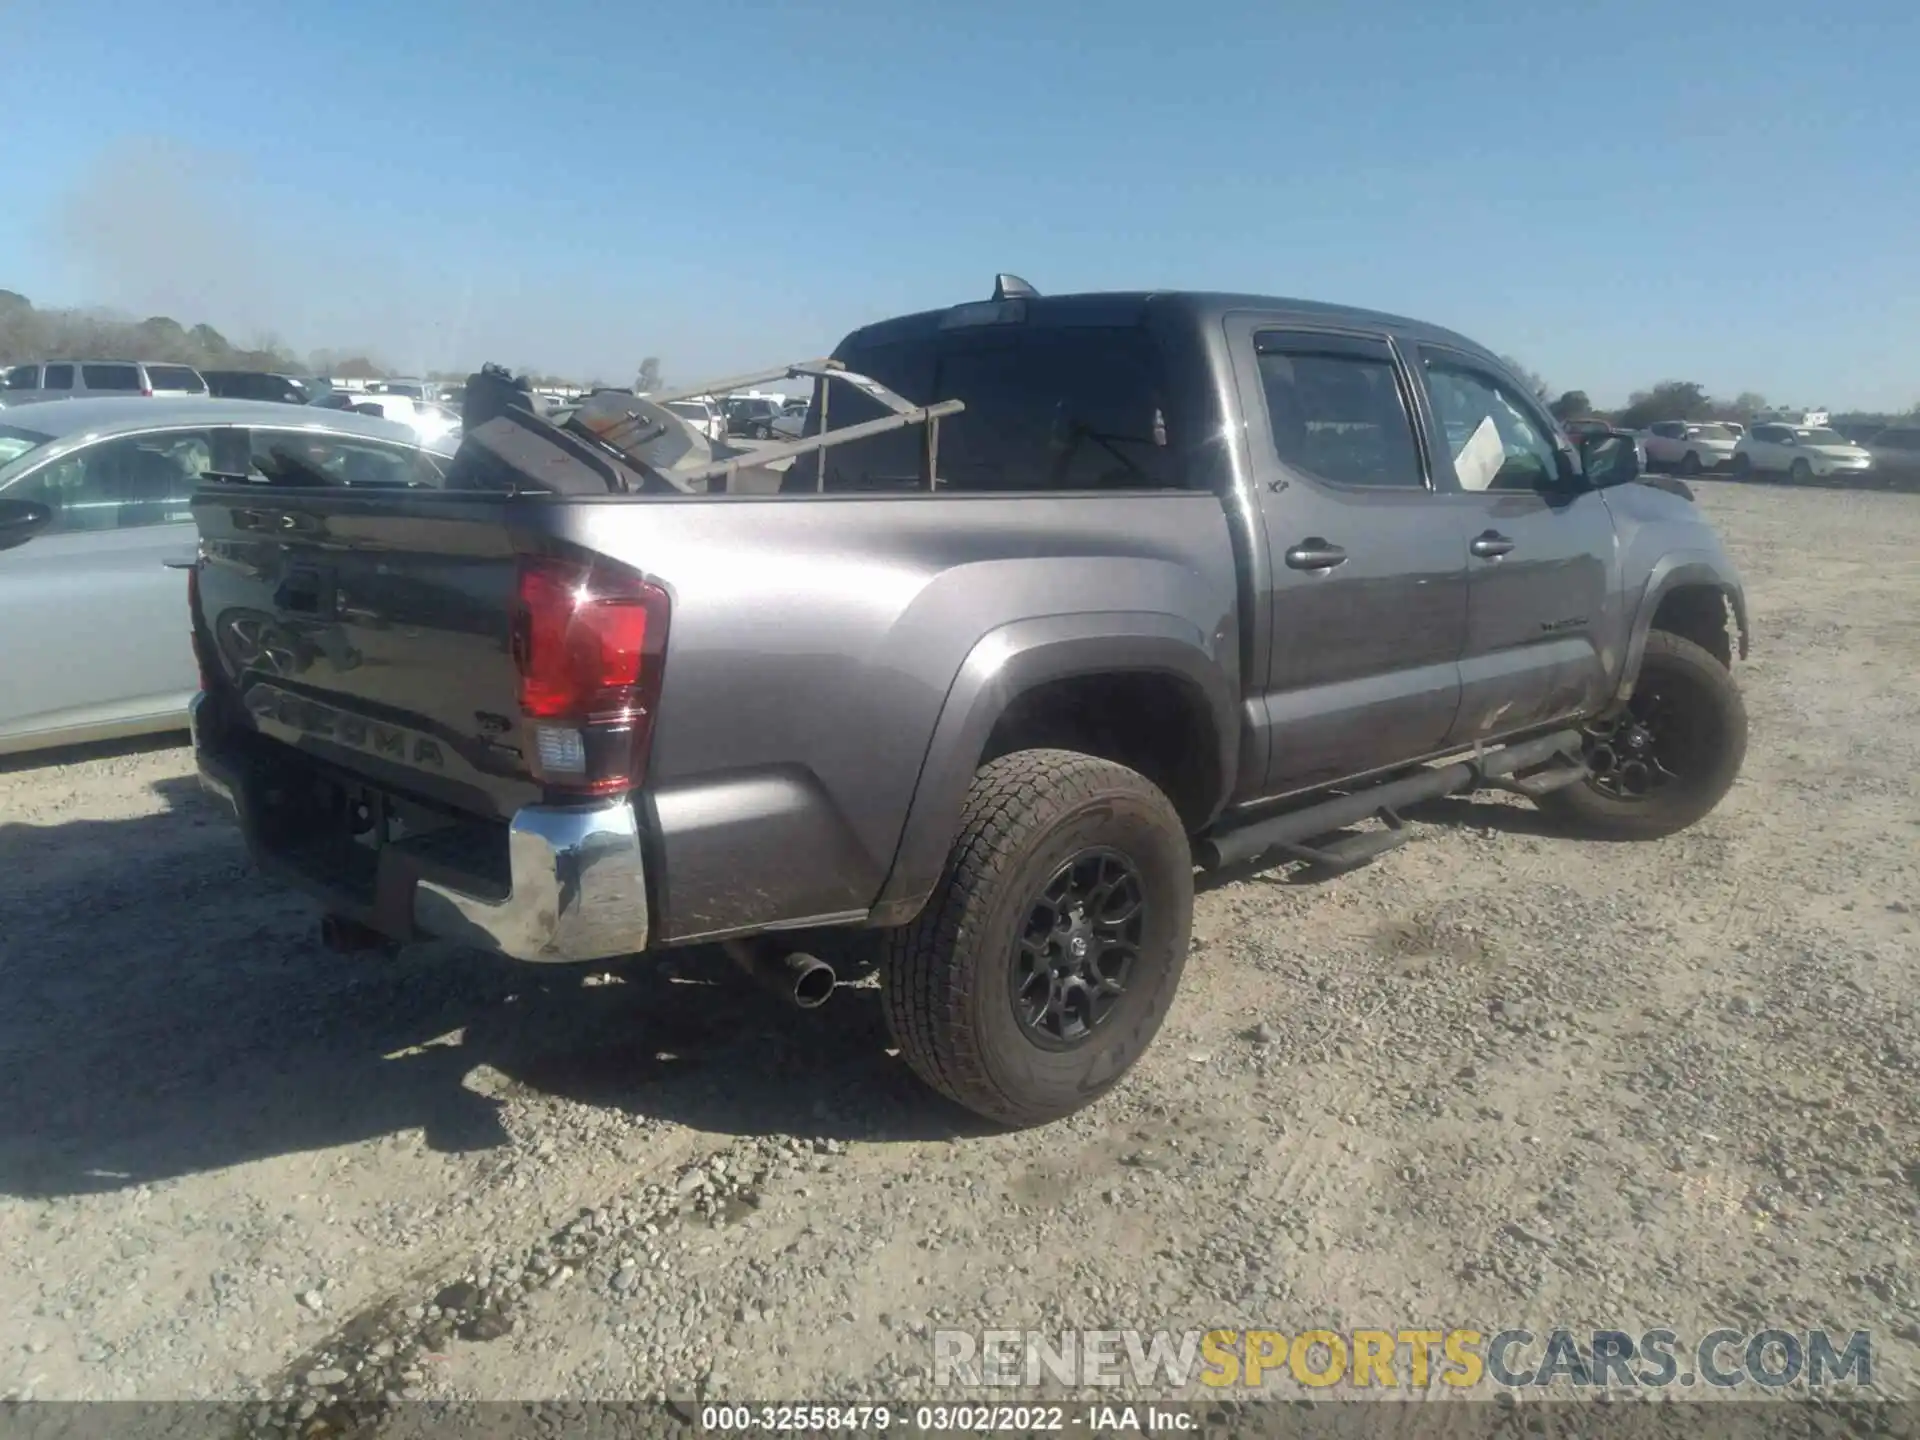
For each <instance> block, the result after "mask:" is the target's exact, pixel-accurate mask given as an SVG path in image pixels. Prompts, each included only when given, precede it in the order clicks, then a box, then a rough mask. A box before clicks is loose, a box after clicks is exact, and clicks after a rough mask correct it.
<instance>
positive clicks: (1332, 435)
mask: <svg viewBox="0 0 1920 1440" xmlns="http://www.w3.org/2000/svg"><path fill="white" fill-rule="evenodd" d="M1254 353H1255V355H1256V357H1257V363H1258V366H1259V372H1260V389H1261V392H1262V394H1263V396H1264V397H1265V400H1266V411H1267V424H1268V425H1269V427H1271V430H1272V434H1273V448H1274V451H1275V453H1276V454H1277V455H1278V456H1279V457H1280V461H1281V463H1282V464H1284V465H1285V466H1286V467H1287V468H1288V469H1290V470H1297V471H1299V472H1301V473H1302V474H1304V475H1307V476H1309V477H1310V478H1312V479H1314V480H1318V481H1320V482H1321V483H1323V484H1327V485H1338V486H1368V487H1372V486H1382V487H1389V488H1398V489H1409V490H1420V489H1424V488H1426V484H1427V480H1426V474H1425V472H1424V471H1423V470H1422V468H1421V464H1420V452H1419V448H1418V446H1417V445H1416V444H1415V441H1414V427H1413V419H1412V416H1411V415H1410V414H1409V412H1408V409H1407V402H1406V397H1405V395H1404V394H1403V393H1402V391H1401V387H1400V381H1399V376H1398V374H1397V372H1396V371H1395V369H1394V363H1393V354H1392V352H1391V351H1390V350H1389V349H1388V348H1387V345H1386V342H1385V341H1383V340H1375V339H1371V338H1362V337H1350V336H1343V335H1311V334H1303V333H1299V332H1291V331H1281V330H1263V331H1260V332H1258V333H1256V334H1255V336H1254Z"/></svg>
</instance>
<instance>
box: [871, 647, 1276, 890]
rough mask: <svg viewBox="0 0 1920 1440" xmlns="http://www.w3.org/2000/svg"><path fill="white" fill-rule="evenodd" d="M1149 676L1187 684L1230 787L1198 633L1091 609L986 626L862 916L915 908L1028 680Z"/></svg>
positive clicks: (1234, 763) (1213, 689)
mask: <svg viewBox="0 0 1920 1440" xmlns="http://www.w3.org/2000/svg"><path fill="white" fill-rule="evenodd" d="M1123 672H1130V673H1141V672H1146V673H1157V674H1163V675H1167V676H1170V677H1172V678H1174V679H1176V680H1179V681H1181V682H1182V683H1184V684H1187V685H1190V686H1192V687H1193V688H1194V689H1195V690H1197V691H1198V693H1199V694H1200V696H1201V697H1202V698H1203V700H1204V702H1205V705H1206V709H1207V713H1208V715H1209V716H1210V717H1211V719H1212V722H1213V731H1214V744H1215V745H1216V746H1217V747H1218V751H1219V755H1218V763H1219V767H1220V769H1219V774H1220V776H1221V785H1220V789H1219V794H1218V795H1217V796H1215V797H1214V801H1213V804H1214V807H1215V809H1216V810H1217V808H1218V806H1219V805H1220V804H1221V803H1222V802H1223V801H1224V799H1225V797H1226V796H1228V795H1230V794H1232V793H1233V787H1234V781H1235V776H1236V771H1237V769H1238V765H1239V751H1240V746H1239V732H1238V728H1237V727H1238V714H1239V711H1238V693H1237V690H1238V680H1237V676H1236V675H1235V674H1234V673H1233V672H1232V671H1231V670H1229V669H1228V668H1227V667H1225V666H1223V665H1222V664H1221V663H1220V661H1219V660H1217V659H1216V658H1215V655H1214V653H1213V650H1212V648H1211V647H1210V646H1209V644H1208V642H1207V640H1206V638H1205V637H1204V636H1202V635H1201V633H1200V632H1199V630H1197V629H1196V628H1195V627H1194V626H1193V625H1192V624H1190V623H1189V622H1187V621H1184V620H1182V619H1180V618H1178V617H1177V616H1173V615H1164V614H1157V613H1136V612H1124V613H1093V614H1078V615H1053V616H1045V617H1041V618H1038V619H1029V620H1016V621H1014V622H1012V623H1010V624H1007V625H1002V626H1000V627H999V628H997V629H995V630H991V631H989V632H988V633H987V634H986V635H985V636H983V637H982V638H981V639H980V640H979V642H978V643H976V644H975V645H974V647H973V649H972V650H971V651H969V652H968V654H967V658H966V660H965V661H964V662H962V664H961V666H960V669H959V671H958V673H957V674H956V675H955V676H954V679H953V683H952V685H951V686H949V687H948V690H947V698H946V703H945V704H944V705H943V706H942V707H941V711H940V717H939V719H938V720H937V721H936V722H935V724H934V729H933V737H932V739H931V740H930V741H929V742H928V745H927V753H926V758H925V759H924V760H923V761H922V762H921V767H920V778H919V781H918V783H917V784H916V785H915V787H914V792H913V799H912V800H911V801H910V802H909V804H908V808H907V817H906V822H905V825H904V826H903V828H902V830H901V834H900V843H899V845H898V847H897V848H896V850H895V852H894V861H893V868H892V870H891V872H890V873H889V874H888V876H887V880H886V883H885V885H883V886H882V887H881V891H880V895H879V898H878V899H877V900H876V901H875V902H874V905H873V909H872V911H871V912H870V914H869V916H868V920H869V923H870V924H874V925H899V924H904V923H905V922H906V921H908V920H910V919H912V918H913V916H914V915H916V914H918V913H919V911H920V908H921V907H922V906H923V905H924V904H925V903H926V900H927V897H928V896H929V895H930V894H931V893H932V891H933V887H934V885H935V884H936V883H938V881H939V879H940V874H941V871H942V870H943V869H945V867H946V862H947V854H948V852H949V851H950V850H951V849H952V846H953V837H954V835H955V834H956V833H957V832H958V830H959V828H960V815H961V811H962V809H963V808H964V806H965V804H966V798H967V789H968V787H969V786H970V785H971V784H972V783H973V776H974V771H975V770H976V769H977V768H978V767H979V763H980V756H981V755H982V754H983V753H984V751H985V750H986V746H987V741H988V739H989V737H990V736H991V735H992V734H993V727H994V725H995V724H996V723H997V722H998V721H999V719H1000V717H1001V716H1002V715H1004V714H1005V713H1006V711H1007V707H1008V706H1009V705H1011V704H1012V703H1013V702H1014V701H1015V700H1016V699H1018V698H1019V697H1020V696H1021V695H1022V694H1024V693H1026V692H1027V691H1029V690H1032V689H1033V688H1034V687H1035V686H1038V685H1044V684H1047V683H1049V682H1052V681H1056V680H1067V679H1072V678H1074V677H1076V676H1082V675H1105V674H1118V673H1123Z"/></svg>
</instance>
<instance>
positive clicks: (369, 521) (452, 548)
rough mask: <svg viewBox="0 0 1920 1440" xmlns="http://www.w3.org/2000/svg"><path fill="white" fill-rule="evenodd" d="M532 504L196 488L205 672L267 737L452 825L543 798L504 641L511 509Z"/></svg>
mask: <svg viewBox="0 0 1920 1440" xmlns="http://www.w3.org/2000/svg"><path fill="white" fill-rule="evenodd" d="M234 488H235V489H238V487H234ZM538 503H539V501H537V500H533V501H529V500H526V499H515V498H513V497H506V496H501V495H497V494H494V495H485V494H482V495H474V494H458V493H447V492H404V493H396V492H394V491H385V492H382V493H378V494H369V493H365V492H363V493H361V494H358V495H356V494H353V493H351V492H347V491H344V490H343V491H331V492H321V491H295V492H286V491H279V492H270V493H269V492H258V491H250V492H249V493H245V494H234V495H228V494H223V493H220V492H219V491H217V490H215V489H214V488H212V487H207V488H203V489H202V491H201V492H200V494H199V496H198V497H197V498H196V499H195V501H194V506H193V515H194V520H195V523H196V524H197V525H198V526H199V530H200V535H201V541H202V555H203V560H202V564H201V567H200V571H199V574H198V577H197V581H198V584H197V591H198V599H197V607H198V622H199V634H200V640H199V644H200V648H201V650H202V652H203V653H202V661H203V666H204V667H205V668H207V669H210V670H213V671H214V672H216V675H217V680H218V683H219V685H220V688H221V689H222V691H223V693H224V694H225V695H227V696H229V697H231V700H232V701H233V702H234V703H233V706H232V708H233V709H234V710H235V711H236V712H237V716H238V717H239V719H240V723H241V724H242V725H250V726H251V727H252V728H253V729H254V730H256V731H257V732H258V733H259V734H260V735H262V736H264V737H267V738H268V739H270V740H273V741H278V742H281V743H282V744H284V745H287V746H292V747H295V748H297V749H298V750H300V751H303V752H306V753H307V754H308V755H309V756H311V757H312V758H314V759H316V760H319V761H323V762H327V763H328V764H330V765H333V766H337V767H339V768H340V769H341V770H344V771H346V772H348V773H350V774H353V775H358V776H362V777H364V778H366V779H367V780H368V781H369V782H371V783H373V784H375V785H379V786H383V787H389V788H392V789H394V790H396V791H400V792H404V793H407V794H411V795H414V796H417V797H420V798H423V799H426V800H429V801H431V802H434V803H436V804H440V805H444V806H448V807H452V808H453V809H455V810H458V811H459V812H462V813H464V814H466V815H470V816H475V817H488V818H505V817H509V816H511V815H512V814H513V813H514V811H515V810H516V809H518V808H519V807H520V806H522V805H524V804H527V803H530V802H531V801H534V800H537V799H538V798H539V797H540V795H541V788H542V787H541V785H540V784H539V782H538V781H536V780H535V778H534V777H533V775H532V773H531V771H530V767H529V764H528V761H527V749H526V737H525V735H524V733H523V729H524V724H523V721H522V719H521V716H520V713H519V707H518V703H517V695H518V674H517V671H516V666H515V661H514V656H513V651H512V645H511V636H510V629H511V624H512V618H513V610H514V605H515V601H516V574H517V557H516V542H515V529H516V511H517V510H521V511H523V510H524V509H525V507H526V506H527V505H529V504H538ZM209 651H210V652H211V653H207V652H209Z"/></svg>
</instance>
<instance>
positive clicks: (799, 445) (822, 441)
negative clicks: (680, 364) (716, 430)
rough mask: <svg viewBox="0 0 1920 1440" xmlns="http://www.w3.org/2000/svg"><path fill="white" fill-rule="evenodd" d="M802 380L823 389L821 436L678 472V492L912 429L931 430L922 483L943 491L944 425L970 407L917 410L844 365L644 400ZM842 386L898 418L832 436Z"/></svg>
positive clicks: (817, 363)
mask: <svg viewBox="0 0 1920 1440" xmlns="http://www.w3.org/2000/svg"><path fill="white" fill-rule="evenodd" d="M802 379H807V380H812V381H814V382H815V383H816V385H817V387H818V388H817V389H816V391H815V394H816V396H817V398H818V399H819V402H820V433H819V434H817V435H805V436H802V437H801V438H800V439H798V440H789V441H787V442H786V443H784V444H780V445H774V446H770V447H768V448H766V449H761V450H754V451H750V452H748V453H745V454H740V455H730V456H728V457H727V458H726V459H724V460H715V461H714V462H713V463H712V464H709V465H701V466H696V467H695V468H693V469H690V470H676V471H674V473H673V477H672V480H673V483H674V484H676V486H677V485H680V484H687V483H697V482H699V481H702V480H705V481H707V482H709V484H711V482H712V481H714V480H718V479H725V480H727V481H728V482H731V481H732V478H733V476H734V475H736V474H737V473H738V472H739V471H741V470H743V469H752V468H754V467H757V466H761V465H769V464H772V463H773V462H775V461H779V460H791V459H798V458H799V457H800V456H802V455H811V454H813V453H814V452H815V451H820V450H826V449H829V448H831V447H832V446H835V445H844V444H846V443H848V442H849V441H852V440H865V439H867V438H868V437H870V436H873V435H884V434H886V433H887V432H888V431H891V430H904V429H906V428H907V427H908V426H910V425H924V426H926V427H927V434H926V443H925V445H924V446H923V447H922V459H923V462H924V465H925V474H924V475H923V476H922V477H921V478H922V479H923V480H924V482H925V484H926V487H927V488H928V489H929V490H933V489H937V488H938V486H939V483H940V482H939V473H940V472H939V465H940V421H941V419H942V418H943V417H945V416H948V415H957V414H959V413H960V412H961V411H962V410H964V409H966V408H967V407H966V404H965V402H964V401H960V400H941V401H937V402H936V403H934V404H932V405H915V404H914V403H913V402H912V401H911V400H908V399H907V398H906V397H905V396H903V395H898V394H896V393H895V392H894V391H892V390H889V389H888V388H887V387H886V386H885V385H882V384H881V383H880V382H879V381H878V380H875V379H874V378H873V377H872V376H871V375H862V374H860V373H859V372H858V371H854V370H849V369H847V367H846V366H845V365H844V364H842V363H841V362H840V361H838V360H802V361H799V362H798V363H796V364H792V365H783V366H781V367H780V368H779V369H777V370H760V371H756V372H754V373H753V374H750V375H730V376H728V377H726V378H725V379H723V380H712V381H707V382H705V383H702V384H699V385H687V386H682V387H681V388H679V389H676V390H667V391H662V392H661V393H659V394H650V395H645V396H642V397H640V398H642V399H644V400H646V401H647V402H648V403H649V404H652V405H665V404H667V403H669V402H670V401H674V400H691V399H692V398H693V397H694V396H696V395H721V396H724V395H725V394H726V393H727V392H728V391H731V390H738V389H741V388H742V387H744V386H749V385H764V384H766V383H768V382H770V381H774V380H802ZM836 380H837V381H840V382H842V383H843V384H847V385H851V386H853V387H854V389H856V390H858V391H860V392H861V393H862V394H864V395H866V396H868V397H869V398H870V399H872V400H875V401H877V402H879V403H880V404H881V405H884V406H885V407H886V408H887V409H888V410H890V411H892V412H893V413H892V414H890V415H885V416H882V417H881V418H880V419H878V420H863V421H861V422H860V423H859V424H858V425H848V426H846V427H845V428H843V429H840V430H832V431H830V430H828V429H827V414H828V401H829V399H830V398H831V395H832V389H833V382H834V381H836ZM636 418H638V417H636ZM597 438H600V437H597ZM604 438H605V439H606V440H607V441H608V442H609V443H612V444H615V445H616V446H617V445H618V441H617V440H615V439H614V437H613V435H611V434H610V435H608V436H606V437H604ZM623 458H624V457H623ZM725 488H726V487H725V486H723V487H722V489H725ZM814 488H815V489H816V490H824V489H826V466H824V465H822V466H821V467H820V469H819V473H818V474H817V475H816V476H815V477H814Z"/></svg>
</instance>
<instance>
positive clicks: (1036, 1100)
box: [881, 750, 1193, 1125]
mask: <svg viewBox="0 0 1920 1440" xmlns="http://www.w3.org/2000/svg"><path fill="white" fill-rule="evenodd" d="M1192 918H1193V858H1192V852H1191V850H1190V849H1189V847H1188V844H1187V837H1186V832H1185V829H1184V827H1183V826H1182V825H1181V823H1180V817H1179V815H1178V814H1177V813H1176V812H1175V811H1174V808H1173V806H1172V804H1171V803H1170V802H1169V801H1168V800H1167V797H1166V796H1165V795H1163V794H1162V793H1161V792H1160V791H1159V790H1158V789H1157V788H1156V787H1155V786H1154V785H1153V784H1152V783H1151V782H1150V781H1148V780H1147V779H1146V778H1145V777H1143V776H1141V775H1139V774H1136V773H1135V772H1134V771H1132V770H1129V769H1127V768H1126V767H1125V766H1122V765H1116V764H1113V763H1112V762H1111V761H1107V760H1100V759H1096V758H1094V757H1092V756H1088V755H1081V754H1078V753H1075V752H1072V751H1066V750H1022V751H1018V752H1016V753H1014V754H1012V755H1006V756H1003V757H1001V758H1000V759H998V760H995V761H993V762H992V763H991V764H989V765H986V766H983V767H982V768H981V770H980V772H979V774H977V775H976V776H975V777H974V781H973V788H972V789H971V791H970V792H969V794H968V797H967V804H966V809H965V811H964V812H963V814H962V818H961V824H960V833H959V836H958V838H956V839H955V841H954V845H953V850H952V852H951V854H950V856H949V858H948V861H947V869H946V873H945V875H944V876H943V877H942V879H941V881H940V884H939V886H938V887H937V888H936V889H935V891H934V893H933V895H932V897H931V898H930V899H929V900H928V902H927V905H926V908H925V909H924V910H923V911H922V912H921V914H920V916H919V918H918V919H916V920H915V921H913V923H911V924H909V925H906V926H903V927H901V928H900V929H898V930H896V931H893V932H892V933H891V934H890V935H889V936H888V937H887V943H886V949H885V958H884V960H883V961H882V967H881V982H882V985H883V987H884V989H885V992H886V1011H887V1023H888V1027H889V1029H890V1030H891V1031H892V1032H893V1038H894V1042H895V1043H896V1044H897V1045H898V1046H899V1047H900V1053H901V1055H902V1056H903V1057H904V1058H905V1059H906V1061H907V1064H908V1065H910V1066H911V1067H912V1068H913V1071H914V1073H915V1074H917V1075H918V1076H919V1077H920V1078H921V1079H922V1080H924V1081H926V1082H927V1084H929V1085H931V1086H932V1087H933V1088H934V1089H936V1090H938V1091H940V1093H941V1094H943V1095H946V1096H947V1097H948V1098H949V1099H952V1100H955V1101H957V1102H958V1103H960V1104H961V1105H964V1106H965V1107H966V1108H967V1109H969V1110H972V1111H974V1112H975V1113H976V1114H979V1115H984V1116H986V1117H987V1118H988V1119H991V1120H996V1121H999V1122H1001V1123H1003V1124H1008V1125H1037V1124H1042V1123H1044V1122H1046V1121H1048V1120H1055V1119H1058V1118H1060V1117H1061V1116H1063V1115H1069V1114H1071V1113H1073V1112H1074V1111H1076V1110H1078V1109H1080V1108H1082V1107H1083V1106H1085V1105H1088V1104H1091V1103H1092V1102H1093V1101H1094V1100H1096V1099H1098V1098H1099V1097H1100V1096H1101V1095H1103V1094H1105V1093H1106V1092H1107V1091H1108V1090H1109V1089H1111V1088H1112V1087H1113V1086H1114V1085H1115V1084H1116V1083H1118V1082H1119V1080H1120V1078H1121V1077H1122V1076H1124V1075H1125V1074H1126V1073H1127V1071H1128V1070H1129V1069H1130V1068H1131V1067H1132V1065H1133V1063H1134V1061H1136V1060H1137V1059H1139V1058H1140V1056H1141V1054H1142V1053H1143V1052H1144V1051H1145V1050H1146V1048H1147V1046H1148V1044H1149V1043H1151V1042H1152V1040H1153V1037H1154V1035H1155V1034H1156V1033H1157V1032H1158V1031H1159V1029H1160V1022H1161V1020H1162V1019H1163V1018H1164V1017H1165V1015H1166V1013H1167V1010H1168V1007H1170V1006H1171V1005H1172V1003H1173V996H1174V991H1175V990H1176V988H1177V987H1178V985H1179V983H1180V972H1181V970H1182V968H1183V967H1184V966H1185V964H1186V957H1187V936H1188V931H1189V928H1190V926H1191V923H1192Z"/></svg>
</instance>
